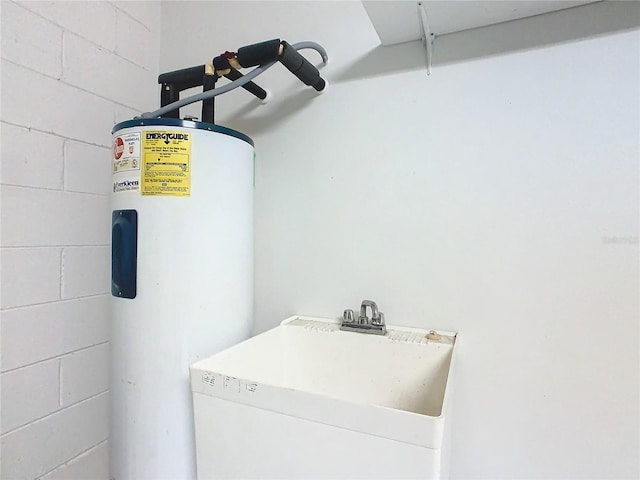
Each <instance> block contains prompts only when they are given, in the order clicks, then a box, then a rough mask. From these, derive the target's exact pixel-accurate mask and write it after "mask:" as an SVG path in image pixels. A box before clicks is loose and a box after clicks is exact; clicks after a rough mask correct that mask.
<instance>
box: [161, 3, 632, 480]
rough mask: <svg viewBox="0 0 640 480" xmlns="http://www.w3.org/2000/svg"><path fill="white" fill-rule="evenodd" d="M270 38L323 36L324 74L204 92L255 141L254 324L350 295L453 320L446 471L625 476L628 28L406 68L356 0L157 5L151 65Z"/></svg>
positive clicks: (331, 310) (404, 55)
mask: <svg viewBox="0 0 640 480" xmlns="http://www.w3.org/2000/svg"><path fill="white" fill-rule="evenodd" d="M525 22H526V21H525ZM527 25H528V24H527V23H521V24H519V25H516V27H517V28H511V29H510V31H511V32H513V31H515V32H516V35H523V36H528V37H527V38H535V36H536V35H539V34H540V32H539V31H531V29H530V28H529V29H528V27H527ZM539 25H540V24H539V21H538V23H536V28H538V27H539ZM488 28H499V27H488ZM566 28H567V29H569V30H570V29H571V28H572V26H571V24H570V23H568V24H566ZM485 33H487V29H481V30H480V31H475V32H473V31H472V32H467V33H461V34H454V35H451V36H449V37H446V36H444V37H440V38H439V39H438V40H437V44H436V52H437V51H438V49H440V50H439V51H440V52H441V54H442V55H444V56H448V57H450V58H451V57H456V55H452V54H451V52H449V51H448V50H447V46H449V47H451V48H453V46H455V47H456V48H459V46H460V45H470V46H473V44H474V42H477V41H478V40H477V39H479V38H483V34H485ZM489 33H490V32H489ZM511 35H513V33H511ZM489 36H491V35H489ZM274 37H282V38H285V39H287V40H288V41H289V42H296V41H301V40H315V41H317V42H320V43H321V44H322V45H323V46H325V48H327V50H328V51H329V53H330V56H331V63H330V65H329V66H328V67H327V68H325V69H324V70H323V75H324V76H326V78H327V79H328V80H329V83H330V86H329V90H328V91H327V92H326V93H325V94H324V95H322V96H316V95H315V94H314V93H313V92H312V91H310V90H309V89H306V88H304V87H303V86H302V85H301V84H300V83H298V82H297V80H296V79H295V78H293V77H292V76H291V75H290V74H289V73H288V72H286V71H285V70H284V68H283V67H281V66H276V67H274V68H273V69H272V70H270V71H269V72H267V73H266V74H265V75H263V76H262V77H261V78H260V81H259V82H258V83H261V84H263V85H264V86H266V87H268V88H269V89H271V90H272V91H273V93H274V98H273V100H272V102H271V103H270V104H269V105H267V106H259V105H258V103H257V101H256V100H252V99H251V98H250V96H249V95H248V94H246V93H245V92H243V91H240V90H236V91H235V92H233V93H231V94H229V95H225V96H224V97H222V98H221V99H220V100H218V101H217V105H218V107H217V112H218V122H219V123H221V124H223V125H227V126H230V127H232V128H236V129H239V130H242V131H244V132H245V133H247V134H249V135H251V136H252V137H253V138H254V140H255V141H256V146H257V152H258V157H257V180H256V238H255V242H256V271H255V274H256V278H255V291H256V299H255V312H256V324H255V331H256V332H260V331H263V330H266V329H268V328H270V327H273V326H275V325H276V324H277V323H278V322H280V321H281V320H282V319H284V318H286V317H288V316H289V315H292V314H295V313H300V314H308V315H316V316H326V317H336V316H339V315H340V314H341V312H342V310H343V309H344V308H346V307H351V308H354V307H356V306H357V305H358V304H359V302H360V300H362V299H363V298H372V299H374V300H376V301H377V302H378V304H379V306H380V307H381V309H382V310H383V311H384V312H385V314H386V318H387V321H388V323H396V324H404V325H414V326H421V327H438V328H442V329H447V330H457V331H459V332H461V341H460V348H459V362H458V371H457V377H456V379H455V398H454V405H453V412H452V413H453V415H454V416H453V419H454V420H453V422H454V423H453V435H454V438H453V445H452V460H453V464H452V467H451V474H452V476H453V477H454V478H570V477H571V478H637V477H638V476H639V475H640V471H639V465H638V455H639V453H638V452H639V447H640V445H639V439H638V431H639V429H640V422H639V403H640V398H639V360H640V358H639V354H638V352H639V350H640V349H639V327H638V326H639V318H638V310H639V306H640V305H639V304H640V302H639V298H638V295H639V294H638V291H639V284H638V243H637V236H638V216H639V215H638V214H639V207H638V203H639V202H638V200H639V193H638V157H639V147H638V143H639V140H638V131H639V127H640V124H639V119H638V112H639V108H638V107H639V98H640V92H639V73H638V72H639V66H640V60H639V57H640V51H639V36H638V32H637V31H635V32H627V33H619V34H612V35H607V36H601V37H598V38H592V39H586V40H581V41H574V42H570V43H566V44H562V45H556V46H549V47H547V48H540V49H530V50H528V51H524V52H520V53H516V54H511V55H502V56H495V57H492V58H486V59H481V60H476V61H467V62H465V63H457V64H451V65H448V66H442V65H440V66H438V67H437V68H436V69H434V72H433V75H432V76H431V77H430V78H427V77H426V76H425V71H424V68H423V60H422V58H423V57H422V55H423V53H422V47H421V46H420V45H419V44H418V43H413V44H405V45H400V46H397V47H390V48H389V49H383V48H381V47H378V43H379V42H378V39H377V36H376V34H375V32H374V30H373V27H372V26H371V25H370V23H369V21H368V19H367V15H366V13H365V11H364V9H363V7H362V5H361V4H360V2H166V3H165V4H164V5H163V39H162V55H161V59H160V68H161V70H162V71H166V70H169V69H173V68H179V67H186V66H191V65H195V64H199V63H203V62H205V61H208V60H209V59H210V58H212V57H213V56H215V55H217V54H219V53H220V52H223V51H225V50H233V49H235V48H237V47H239V46H241V45H245V44H249V43H252V42H256V41H261V40H266V39H269V38H274ZM494 37H496V35H494ZM497 37H500V35H498V36H497ZM484 38H486V35H485V37H484ZM509 38H510V37H509V36H505V37H504V38H503V39H502V40H503V41H504V42H505V43H508V42H509ZM511 38H513V37H511ZM498 40H500V39H499V38H498ZM491 47H492V48H493V45H492V46H491ZM506 49H508V48H504V49H503V50H506ZM497 50H498V51H499V50H501V49H500V48H497ZM308 56H309V58H311V59H313V60H314V62H315V63H318V61H319V59H318V57H317V56H315V54H313V52H311V53H309V55H308ZM457 57H458V58H464V55H462V54H461V55H457ZM392 67H397V69H394V68H392ZM194 111H197V109H196V110H194ZM362 361H368V359H363V360H362ZM374 367H375V362H373V361H372V369H373V368H374ZM345 368H348V366H345Z"/></svg>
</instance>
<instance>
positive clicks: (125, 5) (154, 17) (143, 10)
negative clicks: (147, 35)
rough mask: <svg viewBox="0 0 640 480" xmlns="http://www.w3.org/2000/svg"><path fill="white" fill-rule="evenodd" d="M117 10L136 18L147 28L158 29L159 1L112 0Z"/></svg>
mask: <svg viewBox="0 0 640 480" xmlns="http://www.w3.org/2000/svg"><path fill="white" fill-rule="evenodd" d="M112 3H113V5H115V6H116V7H117V8H118V9H119V10H121V11H123V12H126V13H127V14H128V15H129V16H131V17H132V18H134V19H136V20H137V21H138V22H140V23H141V24H142V25H144V26H145V27H146V28H147V30H154V29H155V30H159V29H160V9H161V4H160V2H127V1H124V2H122V1H120V2H118V1H116V2H112Z"/></svg>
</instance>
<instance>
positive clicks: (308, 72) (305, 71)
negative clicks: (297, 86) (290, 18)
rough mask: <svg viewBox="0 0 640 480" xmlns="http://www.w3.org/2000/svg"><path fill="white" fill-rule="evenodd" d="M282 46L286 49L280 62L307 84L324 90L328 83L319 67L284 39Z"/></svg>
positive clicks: (318, 89)
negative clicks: (321, 74)
mask: <svg viewBox="0 0 640 480" xmlns="http://www.w3.org/2000/svg"><path fill="white" fill-rule="evenodd" d="M282 46H283V47H284V49H283V51H282V55H281V56H280V58H279V60H280V63H282V64H283V65H284V66H285V67H287V70H289V71H290V72H291V73H293V74H294V75H295V76H296V77H298V78H299V79H300V80H301V81H302V83H304V84H305V85H309V86H310V87H313V88H315V89H316V90H317V91H318V92H320V91H321V90H323V89H324V87H325V85H326V84H325V81H324V80H323V79H322V78H320V72H318V69H317V68H316V67H315V66H313V65H312V64H311V63H310V62H309V60H307V59H306V58H304V57H303V56H302V55H301V54H299V53H298V51H297V50H296V49H295V48H293V47H292V46H291V45H289V44H288V43H287V42H285V41H284V40H283V41H282Z"/></svg>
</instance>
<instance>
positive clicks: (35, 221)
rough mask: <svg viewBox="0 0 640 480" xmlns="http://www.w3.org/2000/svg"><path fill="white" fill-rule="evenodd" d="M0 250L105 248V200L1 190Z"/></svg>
mask: <svg viewBox="0 0 640 480" xmlns="http://www.w3.org/2000/svg"><path fill="white" fill-rule="evenodd" d="M0 219H1V221H2V232H1V240H2V245H3V246H7V247H9V246H64V245H108V244H109V242H110V238H111V235H110V215H109V198H108V197H106V196H102V195H89V194H84V193H72V192H59V191H55V190H40V189H34V188H24V187H13V186H5V187H4V188H3V189H2V212H0Z"/></svg>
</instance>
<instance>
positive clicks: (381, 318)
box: [371, 312, 384, 325]
mask: <svg viewBox="0 0 640 480" xmlns="http://www.w3.org/2000/svg"><path fill="white" fill-rule="evenodd" d="M371 324H372V325H384V313H382V312H380V314H379V315H378V316H377V317H372V318H371Z"/></svg>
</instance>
